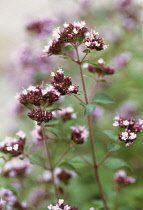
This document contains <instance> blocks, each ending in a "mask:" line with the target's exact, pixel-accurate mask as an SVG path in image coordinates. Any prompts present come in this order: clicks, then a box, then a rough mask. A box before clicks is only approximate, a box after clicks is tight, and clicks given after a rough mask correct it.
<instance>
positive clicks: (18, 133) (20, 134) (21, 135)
mask: <svg viewBox="0 0 143 210" xmlns="http://www.w3.org/2000/svg"><path fill="white" fill-rule="evenodd" d="M16 135H17V136H19V137H20V138H22V139H24V138H25V136H26V134H25V133H24V132H23V131H19V132H17V133H16Z"/></svg>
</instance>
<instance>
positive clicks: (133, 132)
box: [113, 116, 143, 146]
mask: <svg viewBox="0 0 143 210" xmlns="http://www.w3.org/2000/svg"><path fill="white" fill-rule="evenodd" d="M114 119H115V122H114V123H113V126H119V127H120V128H122V129H124V130H123V132H121V133H120V134H119V139H120V140H121V141H125V143H126V146H130V145H131V144H132V143H133V141H134V140H136V138H137V133H140V132H142V129H143V125H142V120H140V119H139V121H138V122H136V120H135V119H134V118H129V119H124V118H122V117H119V116H116V117H115V118H114Z"/></svg>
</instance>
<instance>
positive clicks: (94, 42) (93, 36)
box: [83, 30, 107, 51]
mask: <svg viewBox="0 0 143 210" xmlns="http://www.w3.org/2000/svg"><path fill="white" fill-rule="evenodd" d="M98 35H99V33H98V32H96V31H95V30H93V31H92V30H91V31H90V32H87V33H86V34H85V39H84V40H83V42H84V43H85V45H86V47H87V48H89V49H91V50H93V49H94V50H97V51H101V50H105V49H106V48H107V45H105V44H104V40H103V38H100V37H97V36H98Z"/></svg>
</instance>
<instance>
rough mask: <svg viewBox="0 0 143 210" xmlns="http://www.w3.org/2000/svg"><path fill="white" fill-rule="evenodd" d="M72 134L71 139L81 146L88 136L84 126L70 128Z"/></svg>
mask: <svg viewBox="0 0 143 210" xmlns="http://www.w3.org/2000/svg"><path fill="white" fill-rule="evenodd" d="M70 128H71V129H72V134H71V139H72V140H73V141H74V142H75V143H77V144H83V143H84V142H85V141H86V140H87V137H88V135H89V132H88V130H87V129H86V128H85V126H80V125H79V126H71V127H70Z"/></svg>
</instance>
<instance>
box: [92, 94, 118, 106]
mask: <svg viewBox="0 0 143 210" xmlns="http://www.w3.org/2000/svg"><path fill="white" fill-rule="evenodd" d="M113 102H114V100H113V99H112V98H111V97H110V96H108V95H107V94H105V93H96V94H95V95H94V96H93V98H92V100H91V103H102V104H110V103H113Z"/></svg>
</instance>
